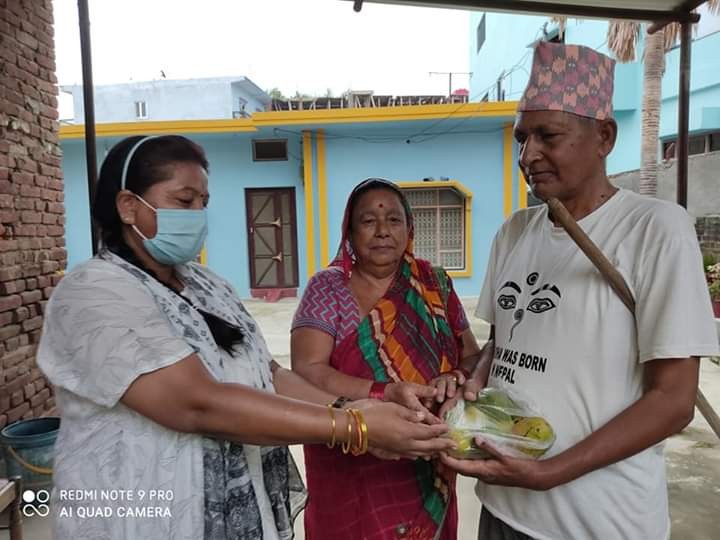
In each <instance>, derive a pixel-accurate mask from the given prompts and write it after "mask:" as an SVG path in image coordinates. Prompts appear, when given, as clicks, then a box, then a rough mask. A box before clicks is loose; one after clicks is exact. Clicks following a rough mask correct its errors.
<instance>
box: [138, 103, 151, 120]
mask: <svg viewBox="0 0 720 540" xmlns="http://www.w3.org/2000/svg"><path fill="white" fill-rule="evenodd" d="M147 117H148V114H147V101H145V100H140V99H138V100H135V120H147Z"/></svg>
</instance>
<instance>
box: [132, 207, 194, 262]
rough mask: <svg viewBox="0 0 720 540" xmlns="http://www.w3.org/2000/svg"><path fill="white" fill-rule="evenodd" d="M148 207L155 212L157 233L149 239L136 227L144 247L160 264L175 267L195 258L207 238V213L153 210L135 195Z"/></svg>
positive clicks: (170, 209)
mask: <svg viewBox="0 0 720 540" xmlns="http://www.w3.org/2000/svg"><path fill="white" fill-rule="evenodd" d="M136 197H137V198H138V199H139V200H140V201H142V203H143V204H145V206H147V207H148V208H150V209H151V210H152V211H153V212H155V216H156V219H157V233H155V236H154V237H153V238H147V237H146V236H145V235H144V234H143V233H141V232H140V230H139V229H138V228H137V227H136V226H135V225H133V229H135V232H136V233H137V234H138V235H140V237H141V238H142V239H143V245H144V246H145V249H146V250H147V252H148V253H149V254H150V256H151V257H152V258H153V259H155V260H156V261H157V262H159V263H160V264H166V265H169V266H174V265H176V264H184V263H186V262H190V261H192V260H193V259H195V258H196V257H197V256H198V255H199V254H200V251H202V247H203V244H204V243H205V239H206V238H207V233H208V224H207V210H206V209H205V208H203V209H202V210H186V209H182V208H154V207H153V206H152V205H150V203H148V202H147V201H146V200H145V199H143V198H142V197H140V196H139V195H136Z"/></svg>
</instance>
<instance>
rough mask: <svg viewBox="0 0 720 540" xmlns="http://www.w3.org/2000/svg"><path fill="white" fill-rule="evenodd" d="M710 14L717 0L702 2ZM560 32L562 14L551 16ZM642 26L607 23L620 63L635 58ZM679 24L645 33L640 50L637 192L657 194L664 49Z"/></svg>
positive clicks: (610, 44)
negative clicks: (641, 49)
mask: <svg viewBox="0 0 720 540" xmlns="http://www.w3.org/2000/svg"><path fill="white" fill-rule="evenodd" d="M705 4H706V5H707V7H708V9H709V10H710V12H711V13H718V12H720V0H708V1H707V2H705ZM553 20H554V21H555V22H557V23H558V25H559V30H560V34H561V35H562V34H563V33H564V31H565V23H566V21H567V19H566V18H565V17H554V18H553ZM642 29H643V25H642V24H641V23H639V22H635V21H611V22H610V24H609V25H608V48H609V49H610V51H611V52H612V53H613V55H614V56H615V58H617V60H618V61H619V62H623V63H625V62H633V61H635V57H636V51H637V48H638V41H639V39H640V32H641V31H642ZM679 32H680V26H679V25H678V24H677V23H674V24H671V25H669V26H666V27H665V28H664V29H663V30H660V31H659V32H656V33H654V34H647V33H646V34H645V48H644V52H643V103H642V117H641V122H642V123H641V143H640V146H641V153H640V193H642V194H644V195H650V196H652V197H654V196H655V195H656V194H657V170H658V135H659V133H660V110H661V102H662V78H663V75H664V73H665V52H666V51H667V50H668V49H669V48H670V47H672V46H673V45H674V44H675V42H676V41H677V37H678V34H679Z"/></svg>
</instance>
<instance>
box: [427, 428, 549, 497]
mask: <svg viewBox="0 0 720 540" xmlns="http://www.w3.org/2000/svg"><path fill="white" fill-rule="evenodd" d="M475 444H476V445H477V446H478V448H480V449H482V450H484V451H485V452H487V453H488V454H490V456H491V457H490V458H488V459H455V458H452V457H450V456H448V455H447V454H445V453H442V454H440V460H441V461H442V462H443V463H444V464H445V465H447V466H448V467H450V468H451V469H453V470H455V471H457V472H459V473H460V474H462V475H464V476H473V477H475V478H477V479H478V480H480V481H482V482H485V483H486V484H497V485H500V486H511V487H521V488H526V489H533V490H536V491H545V490H547V489H550V488H553V487H555V485H557V484H555V482H554V480H553V475H552V473H551V471H550V470H549V467H548V465H547V464H546V462H544V461H537V460H534V459H523V458H514V457H509V456H506V455H504V454H502V453H500V452H499V451H498V450H497V449H496V448H495V447H493V446H492V445H491V444H490V443H489V442H488V441H486V440H485V439H483V438H482V437H476V438H475Z"/></svg>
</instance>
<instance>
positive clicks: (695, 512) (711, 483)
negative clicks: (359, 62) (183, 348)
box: [0, 299, 720, 540]
mask: <svg viewBox="0 0 720 540" xmlns="http://www.w3.org/2000/svg"><path fill="white" fill-rule="evenodd" d="M465 303H466V310H467V312H468V314H471V313H472V311H473V309H474V302H473V301H472V300H468V301H467V302H465ZM246 306H247V308H248V309H249V310H250V312H251V313H252V314H253V316H255V318H256V319H257V321H258V324H259V325H260V327H261V328H262V329H263V333H264V335H265V339H266V341H267V343H268V346H269V348H270V351H271V352H272V353H273V355H274V356H275V358H276V359H277V361H278V362H279V363H281V364H282V365H285V366H288V364H289V355H290V342H289V333H290V323H291V320H292V315H293V313H294V311H295V307H296V306H297V301H296V300H293V299H284V300H281V301H279V302H277V303H274V304H268V303H264V302H260V301H248V302H246ZM471 322H472V326H473V331H474V332H475V335H476V336H477V338H478V340H484V339H486V338H487V332H488V326H487V325H486V324H485V323H483V322H482V321H478V320H476V319H472V317H471ZM700 386H701V388H702V390H703V392H704V393H705V396H706V397H707V398H708V400H709V401H710V403H711V404H712V405H713V407H714V408H715V409H716V410H717V411H720V367H718V366H717V365H715V364H713V363H712V362H710V361H707V360H704V361H703V363H702V366H701V373H700ZM291 450H292V453H293V455H294V456H295V460H296V461H297V463H298V465H299V466H300V468H301V470H302V471H304V464H303V459H302V448H301V447H299V446H295V447H292V448H291ZM665 456H666V461H667V473H668V491H669V495H670V514H671V518H672V538H673V539H675V540H718V539H720V440H718V438H717V437H716V436H715V435H714V433H712V431H711V430H710V427H709V426H708V424H707V422H705V419H704V418H702V416H701V415H700V413H699V412H698V413H696V415H695V419H694V420H693V422H692V423H691V424H690V426H688V427H687V428H686V429H685V430H683V432H682V433H680V434H678V435H676V436H674V437H672V438H670V439H669V440H668V442H667V445H666V449H665ZM473 486H474V482H473V481H472V480H471V479H468V478H462V477H461V478H460V481H459V482H458V496H459V505H460V531H459V535H458V538H459V539H460V540H474V539H475V538H476V535H477V522H478V516H479V514H480V503H479V502H478V500H477V498H476V497H475V494H474V492H473ZM49 525H50V523H49V520H48V518H30V519H27V520H26V522H25V523H24V530H23V532H24V540H50V539H51V538H52V536H51V533H50V526H49ZM302 528H303V527H302V514H301V515H300V516H299V518H298V520H297V522H296V530H297V533H298V534H297V535H296V538H298V539H299V540H304V534H303V530H302ZM6 539H8V533H7V531H5V530H1V531H0V540H6ZM577 540H581V539H577Z"/></svg>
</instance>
